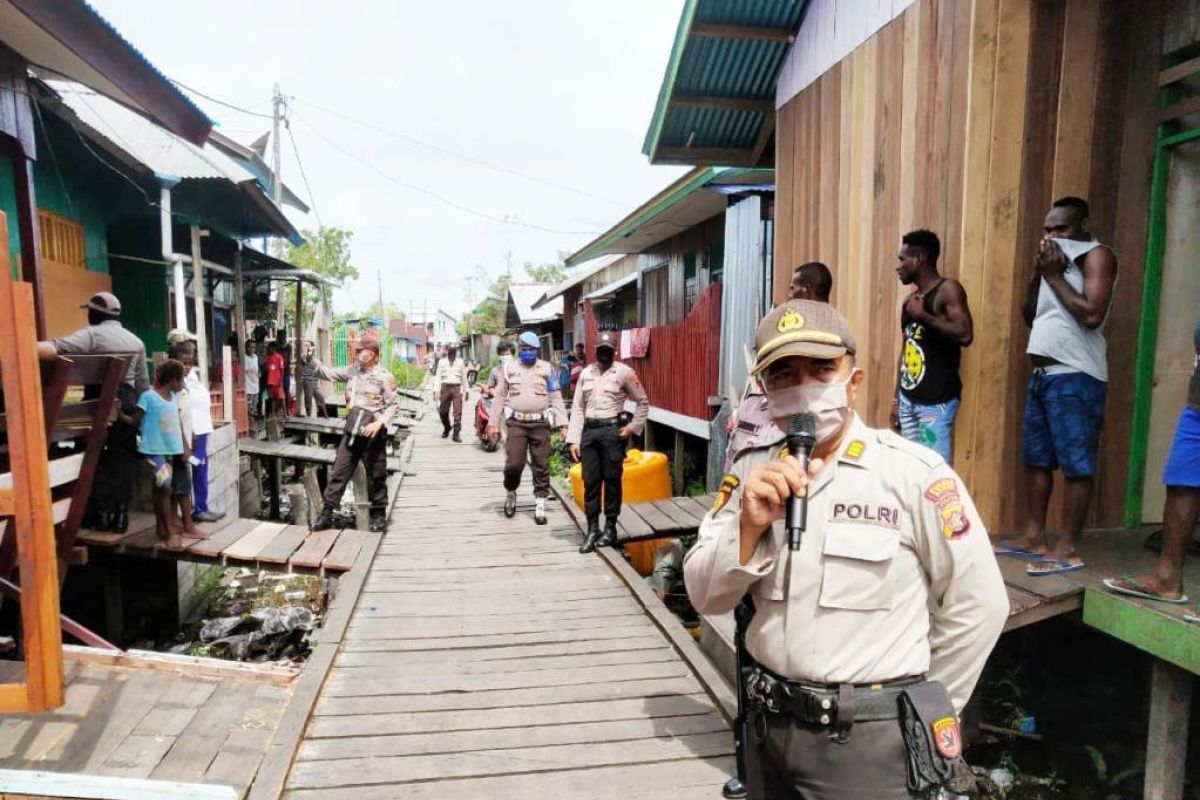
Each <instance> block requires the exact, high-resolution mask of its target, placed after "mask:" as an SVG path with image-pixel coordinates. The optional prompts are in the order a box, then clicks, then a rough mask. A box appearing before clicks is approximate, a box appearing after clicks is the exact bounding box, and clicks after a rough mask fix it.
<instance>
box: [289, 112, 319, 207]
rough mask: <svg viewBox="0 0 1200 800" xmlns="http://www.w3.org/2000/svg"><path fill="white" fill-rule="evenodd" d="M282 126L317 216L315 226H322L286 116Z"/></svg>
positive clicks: (314, 196) (314, 197) (314, 198)
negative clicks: (285, 130)
mask: <svg viewBox="0 0 1200 800" xmlns="http://www.w3.org/2000/svg"><path fill="white" fill-rule="evenodd" d="M283 127H284V128H286V129H287V135H288V141H290V142H291V143H292V153H294V154H295V156H296V164H297V165H299V167H300V177H301V178H302V179H303V180H304V191H306V192H308V203H309V205H311V206H312V212H313V216H314V217H316V218H317V227H318V228H324V227H325V226H324V225H322V224H321V213H320V212H319V211H317V198H316V195H314V194H313V190H312V187H311V186H309V184H308V175H307V174H306V173H305V172H304V162H303V161H301V160H300V148H298V147H296V137H295V136H293V135H292V123H291V120H289V119H287V118H286V117H285V118H284V120H283Z"/></svg>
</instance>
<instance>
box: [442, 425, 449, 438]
mask: <svg viewBox="0 0 1200 800" xmlns="http://www.w3.org/2000/svg"><path fill="white" fill-rule="evenodd" d="M442 438H443V439H449V438H450V423H449V422H443V423H442Z"/></svg>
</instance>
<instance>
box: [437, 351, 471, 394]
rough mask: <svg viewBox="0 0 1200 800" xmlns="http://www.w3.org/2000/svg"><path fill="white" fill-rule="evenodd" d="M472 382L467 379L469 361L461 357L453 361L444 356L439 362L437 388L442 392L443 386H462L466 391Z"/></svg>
mask: <svg viewBox="0 0 1200 800" xmlns="http://www.w3.org/2000/svg"><path fill="white" fill-rule="evenodd" d="M470 385H471V382H470V381H468V380H467V362H466V361H463V360H462V359H461V358H456V359H454V363H451V362H450V360H449V359H447V358H443V359H442V360H441V361H439V362H438V368H437V390H438V392H441V390H442V387H443V386H461V387H462V388H463V390H464V391H465V390H466V389H467V387H468V386H470Z"/></svg>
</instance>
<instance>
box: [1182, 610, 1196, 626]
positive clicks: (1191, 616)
mask: <svg viewBox="0 0 1200 800" xmlns="http://www.w3.org/2000/svg"><path fill="white" fill-rule="evenodd" d="M1180 619H1181V620H1183V621H1184V622H1187V623H1190V624H1192V625H1200V614H1197V613H1195V612H1194V611H1187V612H1184V615H1183V616H1182V617H1180Z"/></svg>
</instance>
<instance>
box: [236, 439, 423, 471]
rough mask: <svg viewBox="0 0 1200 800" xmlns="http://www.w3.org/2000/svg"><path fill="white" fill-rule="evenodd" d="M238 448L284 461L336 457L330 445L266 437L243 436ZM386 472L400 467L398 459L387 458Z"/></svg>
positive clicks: (315, 461)
mask: <svg viewBox="0 0 1200 800" xmlns="http://www.w3.org/2000/svg"><path fill="white" fill-rule="evenodd" d="M238 450H240V451H241V452H242V453H245V454H246V455H250V456H254V457H256V458H280V459H283V460H285V461H299V462H302V463H305V464H325V465H329V464H332V463H333V461H334V459H335V458H336V457H337V450H335V449H333V448H330V447H309V446H308V445H304V444H292V443H291V442H270V441H267V440H266V439H254V438H251V437H248V436H244V437H242V438H241V439H238ZM387 468H388V472H396V471H397V470H399V469H400V459H399V458H396V457H390V458H388V460H387Z"/></svg>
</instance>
